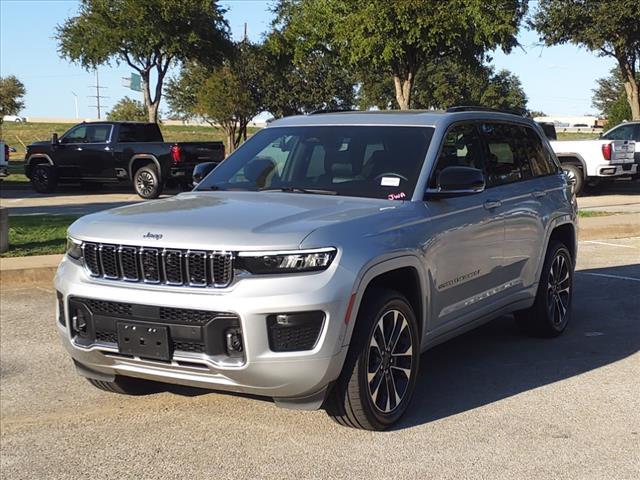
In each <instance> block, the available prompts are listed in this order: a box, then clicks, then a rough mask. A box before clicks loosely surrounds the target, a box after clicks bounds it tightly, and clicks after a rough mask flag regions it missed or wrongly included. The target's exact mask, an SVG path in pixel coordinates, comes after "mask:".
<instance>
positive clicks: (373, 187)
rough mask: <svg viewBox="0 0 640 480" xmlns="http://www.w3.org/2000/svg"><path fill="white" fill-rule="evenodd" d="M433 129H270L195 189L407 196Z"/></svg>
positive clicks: (387, 196)
mask: <svg viewBox="0 0 640 480" xmlns="http://www.w3.org/2000/svg"><path fill="white" fill-rule="evenodd" d="M432 135H433V128H428V127H396V126H386V125H385V126H348V125H347V126H330V127H329V126H308V127H271V128H266V129H264V130H261V131H260V132H258V133H257V134H255V135H254V136H253V137H251V138H250V139H249V140H247V142H245V144H244V145H242V147H241V148H240V149H238V150H237V151H236V152H234V153H233V155H231V156H230V157H229V158H228V159H226V160H225V161H224V162H222V163H221V164H220V166H218V167H217V168H216V169H215V170H214V171H213V172H212V173H211V174H209V175H208V176H207V177H206V178H205V179H204V180H203V181H202V182H201V183H200V184H199V185H198V187H197V188H196V190H201V191H202V190H250V191H256V190H276V191H288V192H291V193H320V194H328V195H346V196H357V197H370V198H388V199H409V198H411V195H412V193H413V190H414V188H415V186H416V181H417V179H418V175H419V174H420V169H421V167H422V164H423V162H424V159H425V156H426V153H427V148H428V147H429V142H430V141H431V137H432Z"/></svg>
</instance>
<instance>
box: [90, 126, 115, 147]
mask: <svg viewBox="0 0 640 480" xmlns="http://www.w3.org/2000/svg"><path fill="white" fill-rule="evenodd" d="M110 136H111V125H89V127H88V128H87V135H86V137H87V139H86V141H87V142H89V143H106V142H107V141H108V140H109V137H110Z"/></svg>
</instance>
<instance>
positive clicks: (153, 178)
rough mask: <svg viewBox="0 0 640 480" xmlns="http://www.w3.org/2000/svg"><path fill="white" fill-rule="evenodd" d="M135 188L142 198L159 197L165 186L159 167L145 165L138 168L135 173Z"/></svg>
mask: <svg viewBox="0 0 640 480" xmlns="http://www.w3.org/2000/svg"><path fill="white" fill-rule="evenodd" d="M133 188H134V189H135V190H136V193H137V194H138V196H140V197H142V198H145V199H151V198H158V197H159V196H160V195H161V194H162V188H163V185H162V182H161V180H160V174H159V173H158V169H157V168H156V167H155V166H153V165H145V166H144V167H141V168H139V169H138V170H136V173H135V174H134V175H133Z"/></svg>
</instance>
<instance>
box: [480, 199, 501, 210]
mask: <svg viewBox="0 0 640 480" xmlns="http://www.w3.org/2000/svg"><path fill="white" fill-rule="evenodd" d="M501 206H502V202H501V201H500V200H487V201H486V202H484V208H486V209H487V210H491V209H493V208H498V207H501Z"/></svg>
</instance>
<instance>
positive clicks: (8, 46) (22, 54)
mask: <svg viewBox="0 0 640 480" xmlns="http://www.w3.org/2000/svg"><path fill="white" fill-rule="evenodd" d="M220 3H221V4H222V5H223V6H224V7H225V8H227V10H228V11H227V14H226V18H227V21H228V22H229V26H230V28H231V33H232V36H233V38H234V39H240V38H241V37H242V35H243V30H244V23H245V22H246V23H247V33H248V36H249V39H250V40H251V41H259V40H260V39H261V38H262V36H263V34H264V33H265V32H266V31H267V29H268V27H269V24H270V21H271V18H272V13H271V11H270V6H271V5H272V4H273V2H272V1H270V0H222V1H221V2H220ZM533 6H534V4H533V3H532V7H533ZM77 9H78V2H77V1H75V0H0V76H7V75H15V76H17V77H18V78H19V79H20V80H21V81H22V82H23V83H24V84H25V87H26V89H27V95H26V97H25V104H26V106H25V109H24V110H23V111H22V112H21V115H23V116H27V117H29V116H33V117H56V118H74V117H76V111H75V98H76V97H74V93H75V94H76V95H77V100H78V113H79V118H95V117H96V109H95V108H94V107H93V106H94V105H95V99H92V98H89V96H90V95H95V87H93V88H92V87H91V86H92V85H93V86H95V84H96V83H95V73H93V72H87V71H85V70H83V69H82V68H81V67H79V66H76V65H73V64H71V63H69V62H67V61H66V60H64V59H61V58H60V57H59V56H58V53H57V43H56V40H55V38H54V35H55V27H56V25H58V24H61V23H62V22H64V20H65V19H66V18H68V17H69V16H73V15H74V14H75V13H76V12H77ZM518 39H519V42H520V44H521V45H522V48H516V49H515V50H513V51H512V52H511V53H510V54H508V55H506V54H504V53H503V52H501V51H497V52H495V53H494V55H493V63H492V64H493V65H494V66H495V67H496V69H497V70H500V69H503V68H504V69H508V70H510V71H512V72H513V73H515V74H516V75H518V77H519V78H520V80H521V82H522V85H523V88H524V90H525V93H526V94H527V97H528V98H529V104H528V105H529V109H531V110H538V111H543V112H545V113H546V114H549V115H584V114H588V113H596V112H595V110H594V108H593V107H592V106H591V97H592V89H593V88H594V87H595V81H596V79H598V78H601V77H604V76H607V75H608V72H609V71H610V70H611V68H613V67H614V66H615V61H614V60H613V59H611V58H602V57H598V56H596V55H595V54H593V53H591V52H589V51H587V50H584V49H580V48H578V47H576V46H573V45H564V46H555V47H542V46H540V44H539V41H538V38H537V36H536V34H535V32H531V31H528V30H526V29H523V30H522V31H521V33H520V35H519V37H518ZM130 74H131V69H130V68H128V67H126V66H117V65H113V66H102V67H100V69H99V76H100V85H101V86H104V87H105V88H104V89H101V95H104V96H106V97H107V98H104V99H102V100H101V102H102V103H103V105H104V106H106V108H105V109H103V117H104V112H105V111H108V110H109V108H110V107H111V106H113V105H114V104H115V103H116V102H117V101H118V100H119V99H120V98H122V97H124V96H125V95H127V96H129V97H130V98H135V99H138V100H142V93H139V92H134V91H131V90H129V89H128V88H126V87H123V86H122V78H123V77H128V76H129V75H130ZM172 74H177V71H173V72H172ZM161 110H166V106H164V108H163V107H161Z"/></svg>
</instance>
